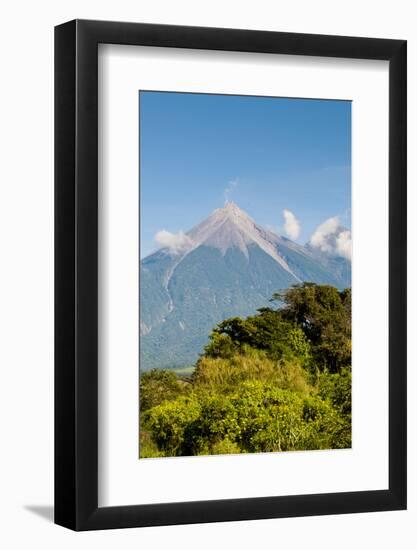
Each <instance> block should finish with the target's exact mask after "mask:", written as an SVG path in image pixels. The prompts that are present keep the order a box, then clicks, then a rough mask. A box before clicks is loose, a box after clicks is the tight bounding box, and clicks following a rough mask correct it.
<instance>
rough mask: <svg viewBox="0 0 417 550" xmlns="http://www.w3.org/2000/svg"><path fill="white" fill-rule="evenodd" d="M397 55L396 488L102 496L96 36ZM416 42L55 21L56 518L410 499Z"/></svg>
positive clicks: (393, 139)
mask: <svg viewBox="0 0 417 550" xmlns="http://www.w3.org/2000/svg"><path fill="white" fill-rule="evenodd" d="M106 43H107V44H108V43H110V44H123V45H146V46H160V47H170V48H171V47H175V48H193V49H204V50H225V51H240V52H259V53H269V54H290V55H304V56H306V55H307V56H321V57H337V58H355V59H374V60H387V61H388V62H389V404H388V406H389V488H388V489H387V490H376V491H358V492H348V493H334V494H305V495H296V496H272V497H261V498H244V499H230V500H216V501H199V502H180V503H168V504H146V505H136V506H118V507H99V506H98V497H97V495H98V445H97V435H98V408H97V405H98V391H97V390H98V350H97V335H98V328H97V326H98V315H97V307H98V290H97V277H98V151H97V146H98V131H97V128H98V108H97V105H98V61H97V59H98V56H97V52H98V44H106ZM406 113H407V108H406V41H404V40H387V39H374V38H353V37H341V36H321V35H311V34H292V33H280V32H265V31H252V30H236V29H219V28H199V27H182V26H165V25H151V24H142V23H118V22H106V21H85V20H74V21H70V22H68V23H64V24H62V25H59V26H57V27H56V28H55V523H57V524H59V525H62V526H65V527H68V528H70V529H74V530H77V531H79V530H80V531H81V530H92V529H109V528H123V527H140V526H155V525H171V524H184V523H202V522H215V521H236V520H249V519H261V518H281V517H288V516H309V515H324V514H341V513H352V512H371V511H386V510H403V509H405V508H406V137H407V132H406Z"/></svg>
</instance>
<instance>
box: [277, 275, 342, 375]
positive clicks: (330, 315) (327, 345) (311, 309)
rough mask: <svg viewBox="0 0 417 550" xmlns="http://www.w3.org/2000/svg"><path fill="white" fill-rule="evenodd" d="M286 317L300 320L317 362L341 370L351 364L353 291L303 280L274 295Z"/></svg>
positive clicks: (293, 320)
mask: <svg viewBox="0 0 417 550" xmlns="http://www.w3.org/2000/svg"><path fill="white" fill-rule="evenodd" d="M273 300H275V301H279V302H280V303H282V304H283V306H282V308H281V309H280V310H279V311H280V312H281V315H282V317H283V319H285V320H287V321H290V322H293V323H296V324H297V325H298V326H299V327H300V328H301V329H302V330H303V332H304V334H305V336H306V337H307V339H308V341H309V342H310V343H311V352H312V355H313V359H314V363H315V365H316V366H319V367H320V368H327V369H328V370H329V371H330V372H338V371H339V370H340V369H341V368H342V367H345V366H348V365H350V363H351V352H352V344H351V291H350V289H346V290H344V291H343V292H339V291H338V290H337V289H336V288H334V287H332V286H329V285H316V284H313V283H303V284H300V285H295V286H293V287H291V288H289V289H288V290H286V291H284V292H279V293H276V294H274V295H273Z"/></svg>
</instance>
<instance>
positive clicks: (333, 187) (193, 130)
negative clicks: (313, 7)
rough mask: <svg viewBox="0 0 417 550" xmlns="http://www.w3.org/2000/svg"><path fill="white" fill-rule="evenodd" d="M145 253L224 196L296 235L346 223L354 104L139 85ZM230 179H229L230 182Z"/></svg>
mask: <svg viewBox="0 0 417 550" xmlns="http://www.w3.org/2000/svg"><path fill="white" fill-rule="evenodd" d="M139 105H140V159H141V160H140V194H141V224H140V225H141V257H144V256H146V255H148V254H149V253H151V252H152V251H153V250H155V249H156V248H157V245H156V244H155V241H154V236H155V234H156V233H157V232H158V231H160V230H162V229H165V230H167V231H170V232H172V233H177V232H178V231H181V230H182V231H184V232H185V231H188V230H189V229H190V228H191V227H192V226H194V225H195V224H197V223H199V222H200V221H202V220H203V219H204V218H206V217H207V216H208V215H209V214H210V213H211V211H212V210H214V209H215V208H218V207H221V206H223V204H224V201H225V190H226V189H228V188H229V189H230V192H229V193H227V192H226V195H227V196H228V197H229V199H230V200H233V201H234V202H235V203H236V204H237V205H238V206H239V207H240V208H242V209H243V210H245V211H246V212H248V214H249V215H250V216H252V217H253V218H254V219H255V220H256V222H257V223H259V224H261V225H263V226H266V227H269V228H273V229H274V230H275V231H277V232H278V233H280V234H285V231H284V219H283V214H282V213H283V210H284V209H287V210H290V211H291V212H292V213H293V214H294V215H295V216H296V218H297V219H298V220H299V222H300V228H301V230H300V234H299V236H298V238H297V239H295V240H297V242H300V243H304V242H306V241H307V240H308V238H309V237H310V236H311V234H312V233H313V231H314V229H315V228H316V227H317V226H318V225H319V224H320V223H322V222H323V221H325V220H326V219H328V218H330V217H334V216H339V218H340V221H341V223H342V224H343V225H345V226H346V227H348V228H350V207H351V185H350V179H351V103H350V102H349V101H331V100H330V101H328V100H309V99H286V98H264V97H250V96H246V97H245V96H230V95H229V96H226V95H208V94H183V93H166V92H140V102H139ZM230 182H233V183H232V184H230Z"/></svg>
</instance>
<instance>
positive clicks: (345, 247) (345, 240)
mask: <svg viewBox="0 0 417 550" xmlns="http://www.w3.org/2000/svg"><path fill="white" fill-rule="evenodd" d="M337 251H338V252H339V256H342V258H346V259H348V260H352V235H351V232H350V231H347V230H346V231H342V232H341V233H339V235H338V236H337Z"/></svg>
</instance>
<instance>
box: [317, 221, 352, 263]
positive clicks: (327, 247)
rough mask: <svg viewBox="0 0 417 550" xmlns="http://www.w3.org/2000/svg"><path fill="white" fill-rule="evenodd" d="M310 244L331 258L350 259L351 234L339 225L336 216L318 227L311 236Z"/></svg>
mask: <svg viewBox="0 0 417 550" xmlns="http://www.w3.org/2000/svg"><path fill="white" fill-rule="evenodd" d="M310 244H311V245H312V246H314V247H315V248H318V249H319V250H321V251H322V252H327V253H328V254H331V255H333V256H341V257H342V258H346V259H348V260H351V259H352V234H351V232H350V231H349V230H348V229H344V228H343V227H342V226H341V225H340V222H339V218H338V217H337V216H335V217H334V218H329V219H328V220H326V221H325V222H323V223H322V224H320V225H319V226H318V228H317V229H316V230H315V232H314V233H313V235H312V236H311V239H310Z"/></svg>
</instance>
